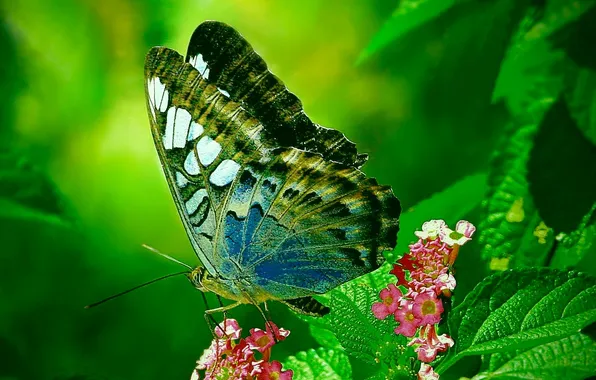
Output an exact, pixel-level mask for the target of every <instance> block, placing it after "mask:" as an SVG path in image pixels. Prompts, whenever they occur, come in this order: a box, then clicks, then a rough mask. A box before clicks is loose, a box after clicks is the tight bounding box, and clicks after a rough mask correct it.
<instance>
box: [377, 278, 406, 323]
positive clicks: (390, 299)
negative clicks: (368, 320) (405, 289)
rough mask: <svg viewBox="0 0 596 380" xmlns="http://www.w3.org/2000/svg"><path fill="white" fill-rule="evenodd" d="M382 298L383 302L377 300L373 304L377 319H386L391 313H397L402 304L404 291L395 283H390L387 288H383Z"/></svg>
mask: <svg viewBox="0 0 596 380" xmlns="http://www.w3.org/2000/svg"><path fill="white" fill-rule="evenodd" d="M380 296H381V299H382V300H383V302H376V303H374V304H373V305H372V312H373V314H374V315H375V317H376V318H377V319H385V318H387V316H388V315H389V314H393V313H395V311H396V310H397V308H398V307H399V305H400V301H401V299H402V293H401V291H400V290H399V289H398V288H397V286H395V285H393V284H389V285H388V287H387V288H386V289H383V290H381V294H380Z"/></svg>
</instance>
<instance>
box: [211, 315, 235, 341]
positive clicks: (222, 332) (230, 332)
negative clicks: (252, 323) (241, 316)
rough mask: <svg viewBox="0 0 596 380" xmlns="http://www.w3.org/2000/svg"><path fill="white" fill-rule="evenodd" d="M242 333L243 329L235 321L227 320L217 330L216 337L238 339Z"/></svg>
mask: <svg viewBox="0 0 596 380" xmlns="http://www.w3.org/2000/svg"><path fill="white" fill-rule="evenodd" d="M224 324H225V328H224ZM241 332H242V329H241V328H240V325H239V324H238V322H237V321H236V320H235V319H225V320H224V321H223V322H221V323H220V324H219V325H218V326H217V327H216V328H215V335H217V336H218V337H220V338H223V337H224V336H225V337H227V338H232V339H238V338H240V333H241Z"/></svg>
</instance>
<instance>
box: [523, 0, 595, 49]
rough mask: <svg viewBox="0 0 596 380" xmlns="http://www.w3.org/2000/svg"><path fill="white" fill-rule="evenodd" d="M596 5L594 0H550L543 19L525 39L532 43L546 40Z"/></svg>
mask: <svg viewBox="0 0 596 380" xmlns="http://www.w3.org/2000/svg"><path fill="white" fill-rule="evenodd" d="M594 5H596V1H594V0H581V1H569V0H549V1H547V2H546V9H545V10H544V15H543V17H541V20H540V21H539V22H537V23H536V24H535V25H533V26H532V28H531V29H530V30H529V31H528V32H527V33H526V35H525V40H526V41H527V43H532V42H533V41H536V40H545V39H546V38H547V37H549V36H551V35H552V34H553V33H555V32H556V31H558V30H560V29H561V28H563V27H564V26H566V25H568V24H570V23H572V22H574V21H576V20H578V19H579V18H580V17H581V16H582V15H583V14H584V13H586V12H587V11H588V10H590V9H591V8H592V7H594Z"/></svg>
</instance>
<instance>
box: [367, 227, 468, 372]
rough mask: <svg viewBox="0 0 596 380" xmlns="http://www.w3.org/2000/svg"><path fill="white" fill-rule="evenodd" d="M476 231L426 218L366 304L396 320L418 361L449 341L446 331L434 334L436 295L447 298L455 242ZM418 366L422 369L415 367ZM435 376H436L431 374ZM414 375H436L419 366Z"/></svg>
mask: <svg viewBox="0 0 596 380" xmlns="http://www.w3.org/2000/svg"><path fill="white" fill-rule="evenodd" d="M475 231H476V227H474V226H473V225H472V224H471V223H470V222H467V221H464V220H461V221H459V222H458V223H457V225H456V227H455V231H453V230H451V229H449V228H448V227H447V224H446V223H445V222H444V221H442V220H431V221H428V222H426V223H424V224H423V225H422V231H416V232H415V234H416V236H417V237H418V238H419V239H418V241H417V242H416V243H414V244H411V245H410V246H409V248H410V252H408V253H406V254H405V255H404V256H403V257H402V258H401V259H399V260H398V262H397V264H395V265H394V267H393V270H391V272H390V273H391V274H393V275H395V277H397V282H396V283H395V284H389V285H388V286H387V288H386V289H383V290H381V294H380V297H381V302H377V303H375V304H373V305H372V312H373V314H374V315H375V317H376V318H378V319H385V318H387V316H389V315H393V316H394V318H395V320H396V321H397V322H399V326H398V327H397V328H396V329H395V333H396V334H401V335H404V336H406V337H413V339H412V340H411V341H410V343H408V345H410V346H415V347H416V349H415V351H416V353H417V354H418V360H420V361H422V362H424V363H430V362H432V361H433V360H434V359H435V358H436V356H437V353H439V352H442V351H446V350H447V349H448V348H449V347H451V346H453V344H454V342H453V339H451V338H450V337H449V336H448V335H446V334H442V335H437V330H436V324H438V323H439V322H440V321H441V314H442V313H443V301H442V299H441V298H442V297H447V298H449V297H451V292H452V291H453V289H454V288H455V285H456V282H455V278H454V277H453V274H452V273H451V266H452V265H453V263H454V262H455V259H456V258H457V253H458V251H459V247H460V246H461V245H463V244H464V243H466V242H467V241H469V240H470V239H471V237H472V235H473V234H474V232H475ZM421 371H422V368H421ZM435 376H436V377H435ZM419 378H424V379H434V378H438V375H436V374H435V373H434V371H433V370H432V367H430V366H428V365H426V364H425V365H424V374H422V373H419Z"/></svg>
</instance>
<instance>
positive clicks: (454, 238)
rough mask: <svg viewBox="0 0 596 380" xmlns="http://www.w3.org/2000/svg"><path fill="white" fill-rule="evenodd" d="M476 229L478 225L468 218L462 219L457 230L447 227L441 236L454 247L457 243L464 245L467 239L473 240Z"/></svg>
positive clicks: (456, 227)
mask: <svg viewBox="0 0 596 380" xmlns="http://www.w3.org/2000/svg"><path fill="white" fill-rule="evenodd" d="M475 231H476V227H474V225H473V224H472V223H470V222H468V221H466V220H460V221H459V222H457V225H456V226H455V231H453V230H450V229H449V228H447V227H445V228H444V229H443V230H442V231H441V234H440V238H441V240H442V241H443V242H445V243H446V244H447V245H449V246H451V247H454V246H455V245H464V244H465V243H466V242H467V241H469V240H472V235H473V234H474V232H475Z"/></svg>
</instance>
